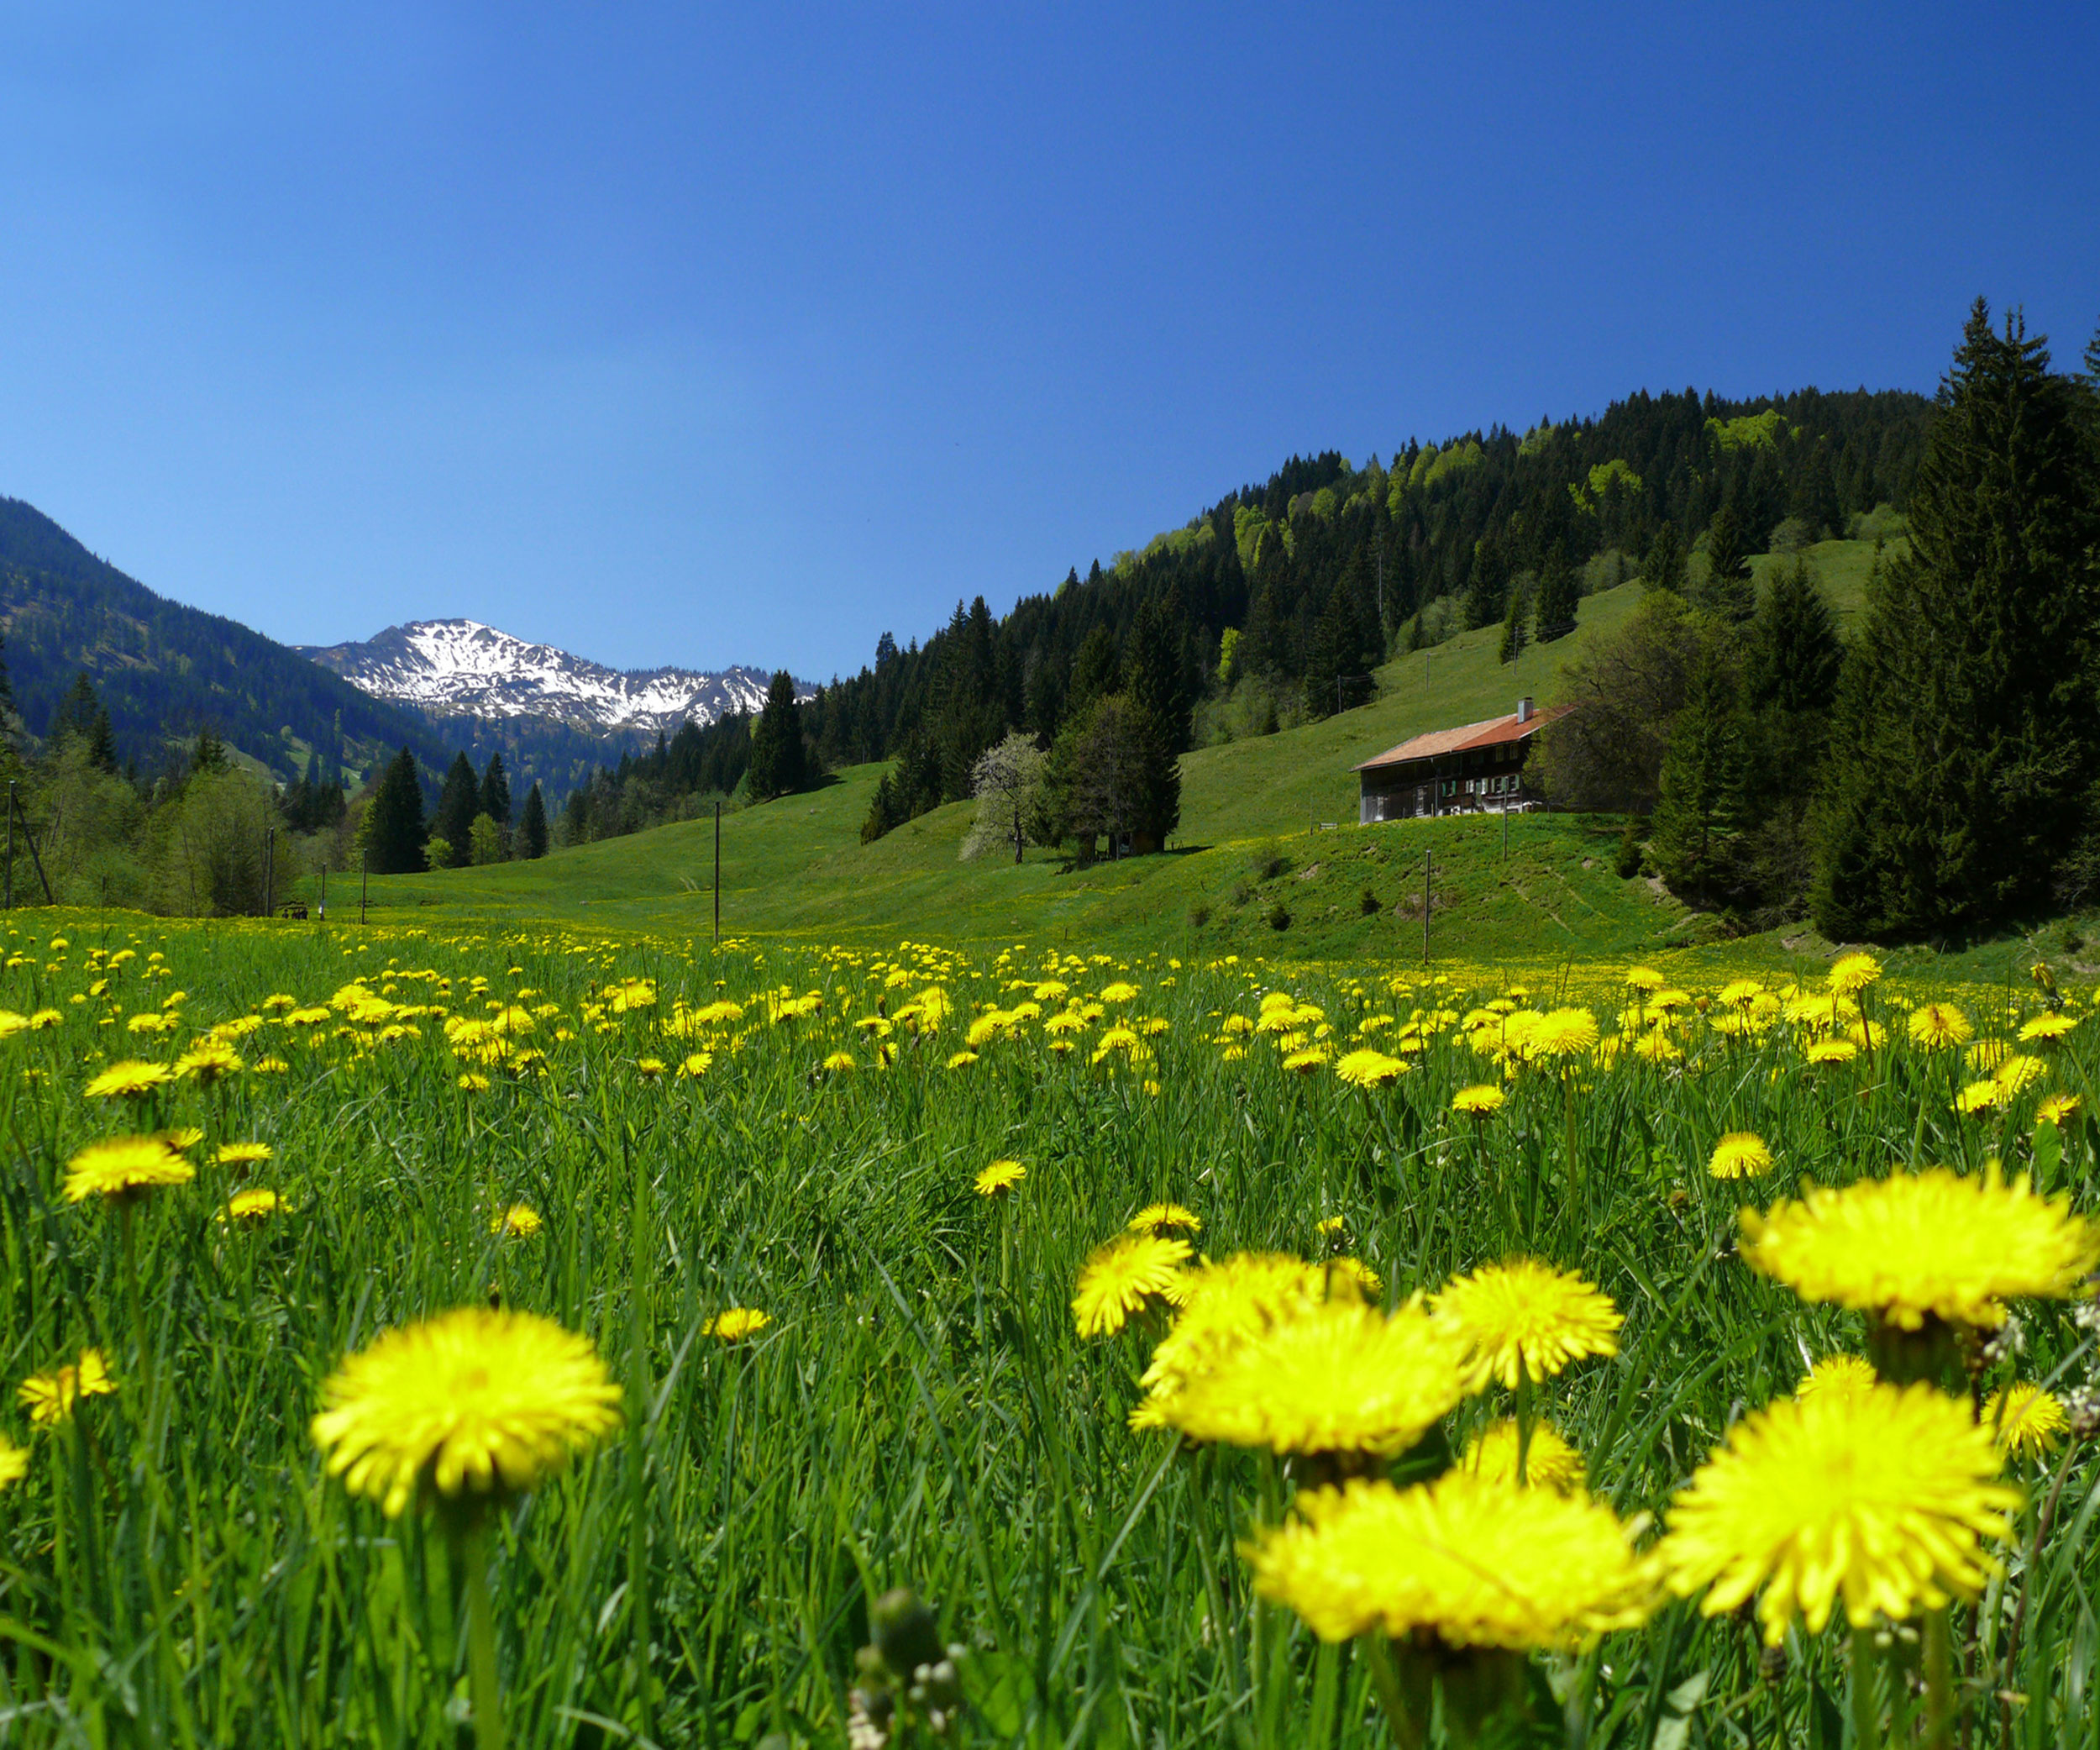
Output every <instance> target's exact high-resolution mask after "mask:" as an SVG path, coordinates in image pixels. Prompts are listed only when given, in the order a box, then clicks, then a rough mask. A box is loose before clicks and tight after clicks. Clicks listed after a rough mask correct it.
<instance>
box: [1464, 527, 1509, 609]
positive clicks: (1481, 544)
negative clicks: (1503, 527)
mask: <svg viewBox="0 0 2100 1750" xmlns="http://www.w3.org/2000/svg"><path fill="white" fill-rule="evenodd" d="M1508 607H1509V568H1508V567H1507V566H1506V565H1504V563H1503V557H1502V543H1501V542H1500V541H1499V540H1497V539H1495V537H1494V536H1493V535H1491V534H1488V535H1483V536H1482V537H1481V538H1480V539H1479V541H1478V543H1476V544H1475V545H1474V547H1473V570H1471V571H1470V572H1468V573H1467V577H1466V629H1467V631H1468V632H1477V631H1478V630H1479V629H1480V628H1482V627H1483V626H1492V625H1494V623H1495V622H1496V621H1497V620H1499V619H1500V618H1501V617H1503V614H1504V611H1505V610H1506V609H1507V608H1508Z"/></svg>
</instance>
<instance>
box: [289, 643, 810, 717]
mask: <svg viewBox="0 0 2100 1750" xmlns="http://www.w3.org/2000/svg"><path fill="white" fill-rule="evenodd" d="M296 648H297V649H298V651H299V653H300V654H302V655H303V656H308V657H311V658H312V660H314V661H315V662H318V663H319V664H320V665H322V666H323V667H324V668H327V669H330V670H333V671H334V672H335V673H336V674H338V675H341V676H342V677H343V678H344V680H345V681H349V683H350V684H351V685H352V686H355V687H357V688H359V689H360V690H361V691H364V692H366V693H369V694H370V695H372V696H374V697H375V698H381V699H386V700H390V701H392V702H395V703H397V704H403V705H410V706H413V707H417V709H419V710H421V711H423V712H428V713H429V714H430V715H432V716H433V717H454V716H459V717H480V718H498V719H500V718H510V717H543V718H546V719H549V720H551V721H554V722H557V723H566V724H569V725H570V726H571V727H573V728H581V729H588V730H592V731H596V733H601V734H612V735H631V734H635V733H641V734H645V735H647V734H656V733H662V734H665V735H669V734H675V733H676V732H677V731H678V729H679V728H680V727H681V726H682V725H683V724H685V723H698V724H700V725H701V726H702V727H703V728H704V727H706V725H707V724H709V723H716V722H717V721H719V720H720V719H721V718H722V717H729V716H732V715H734V714H735V713H737V712H756V711H758V710H759V708H760V707H762V706H763V705H764V703H765V695H766V688H767V686H768V685H769V682H770V681H771V679H772V676H771V675H769V674H768V673H767V672H766V671H765V670H762V669H754V668H747V667H744V666H742V665H738V666H733V667H731V668H727V669H723V670H719V671H713V672H711V671H709V670H697V669H678V668H662V669H615V668H608V667H607V666H606V665H605V664H603V663H598V662H592V661H591V660H589V659H588V658H585V657H581V656H575V655H572V654H570V653H569V652H568V651H566V650H562V649H557V648H555V647H554V645H552V644H531V643H528V642H527V641H526V640H525V639H520V638H513V637H512V635H511V634H510V633H507V632H502V631H499V630H498V629H497V628H495V627H493V626H485V625H483V624H482V623H480V621H478V620H466V619H452V620H411V621H409V622H408V623H407V624H406V625H402V626H389V627H388V628H386V630H385V631H384V632H381V633H378V634H377V635H376V636H375V637H373V638H370V639H365V640H364V641H362V642H361V643H356V642H354V643H349V644H328V645H312V644H302V645H298V646H297V647H296ZM795 692H796V694H797V696H799V697H801V698H810V697H811V696H814V694H815V692H816V689H815V688H814V687H812V686H809V685H808V684H807V683H806V682H802V681H797V682H796V683H795Z"/></svg>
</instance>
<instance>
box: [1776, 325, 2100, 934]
mask: <svg viewBox="0 0 2100 1750" xmlns="http://www.w3.org/2000/svg"><path fill="white" fill-rule="evenodd" d="M2095 475H2096V458H2095V456H2094V453H2093V448H2092V444H2091V443H2090V442H2089V441H2088V439H2087V435H2086V434H2085V432H2084V431H2083V430H2082V418H2081V415H2080V409H2079V407H2078V405H2077V399H2076V391H2075V390H2074V389H2073V387H2072V386H2071V384H2070V383H2069V381H2067V380H2066V379H2065V378H2063V377H2061V376H2055V375H2054V374H2053V373H2052V372H2051V371H2050V368H2049V354H2048V351H2047V349H2046V346H2045V343H2044V342H2043V340H2042V339H2041V338H2040V336H2035V337H2031V338H2030V337H2029V335H2028V334H2026V332H2025V328H2024V323H2023V322H2022V321H2021V320H2020V319H2019V317H2018V316H2017V315H2013V316H2011V317H2008V318H2007V321H2006V323H2005V326H2004V330H2003V333H2002V334H2000V333H1998V332H1995V331H1993V329H1992V325H1991V319H1990V313H1989V311H1988V309H1987V307H1986V306H1985V305H1984V303H1983V301H1982V299H1981V298H1979V299H1977V302H1976V305H1975V307H1974V308H1973V309H1972V310H1971V313H1970V316H1969V320H1968V323H1967V324H1966V327H1965V328H1964V329H1963V331H1962V337H1961V345H1960V347H1959V348H1958V349H1956V353H1955V356H1954V364H1953V366H1952V368H1951V370H1950V371H1949V372H1948V374H1947V376H1946V378H1945V382H1944V383H1943V385H1942V387H1941V391H1940V414H1939V417H1938V418H1937V419H1935V422H1934V423H1933V426H1932V429H1931V433H1930V435H1929V439H1928V443H1927V447H1926V451H1925V456H1924V461H1923V463H1922V464H1921V465H1920V466H1919V474H1918V482H1917V486H1916V487H1915V489H1914V491H1913V492H1912V494H1911V497H1910V502H1909V507H1908V518H1909V525H1910V544H1909V550H1908V552H1907V553H1905V554H1902V555H1901V556H1899V557H1898V559H1897V560H1895V562H1894V563H1893V565H1890V566H1889V567H1888V569H1887V571H1886V572H1885V573H1882V575H1880V576H1878V577H1877V579H1876V580H1875V581H1873V583H1872V585H1871V586H1870V590H1869V596H1868V603H1867V610H1866V623H1865V624H1864V626H1863V627H1862V628H1861V631H1860V633H1859V635H1858V637H1857V638H1856V640H1855V641H1854V643H1853V645H1852V650H1851V655H1850V657H1849V658H1848V660H1847V664H1846V669H1845V676H1844V681H1843V684H1842V686H1840V691H1839V696H1838V701H1837V707H1836V710H1835V713H1834V715H1833V719H1832V726H1831V728H1832V733H1831V754H1830V766H1829V770H1830V787H1829V791H1828V793H1827V798H1826V805H1825V808H1824V826H1823V830H1822V833H1821V842H1820V843H1819V847H1818V866H1817V870H1816V880H1815V890H1814V896H1813V907H1814V915H1815V919H1816V922H1817V925H1818V927H1819V928H1820V929H1821V930H1822V931H1823V933H1824V934H1825V935H1827V936H1830V937H1832V938H1838V939H1845V938H1861V937H1866V938H1892V937H1905V936H1920V935H1938V934H1945V933H1956V932H1966V931H1969V930H1972V929H1975V928H1982V927H1984V926H1986V925H1988V924H1990V923H1992V922H1996V921H1998V920H2000V919H2003V918H2005V917H2008V916H2013V915H2016V914H2018V913H2020V912H2024V911H2028V910H2031V909H2032V908H2034V907H2036V906H2038V905H2039V904H2040V903H2041V902H2042V901H2044V900H2045V897H2046V896H2047V895H2048V893H2049V891H2050V883H2051V880H2052V876H2053V875H2054V873H2055V870H2057V868H2058V865H2059V864H2061V862H2062V861H2063V860H2064V859H2065V857H2066V854H2067V852H2068V851H2069V850H2070V849H2071V845H2072V844H2073V843H2074V841H2075V840H2076V837H2077V835H2078V833H2079V830H2080V826H2081V815H2082V804H2083V803H2084V802H2085V800H2086V797H2087V790H2088V786H2092V784H2093V781H2094V780H2095V777H2096V775H2100V738H2097V737H2096V731H2095V726H2094V719H2093V714H2092V708H2091V688H2092V674H2093V656H2094V641H2095V630H2096V622H2097V620H2100V615H2097V613H2096V608H2097V607H2100V580H2096V577H2095V564H2094V548H2095V544H2096V542H2097V541H2100V481H2096V478H2095Z"/></svg>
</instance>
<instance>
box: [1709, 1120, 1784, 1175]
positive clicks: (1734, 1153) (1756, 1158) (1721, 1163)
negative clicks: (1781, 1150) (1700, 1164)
mask: <svg viewBox="0 0 2100 1750" xmlns="http://www.w3.org/2000/svg"><path fill="white" fill-rule="evenodd" d="M1706 1170H1707V1171H1708V1172H1709V1173H1710V1174H1711V1175H1713V1176H1714V1178H1716V1179H1746V1178H1748V1179H1754V1178H1756V1177H1757V1176H1758V1175H1761V1174H1765V1173H1769V1172H1770V1171H1771V1170H1772V1150H1771V1149H1769V1148H1767V1147H1766V1146H1765V1139H1764V1138H1762V1137H1761V1136H1758V1135H1756V1134H1755V1133H1752V1132H1751V1131H1747V1130H1731V1131H1730V1132H1729V1133H1728V1134H1727V1135H1726V1136H1725V1137H1723V1138H1721V1139H1720V1141H1719V1142H1718V1143H1714V1153H1713V1155H1712V1158H1711V1159H1709V1160H1708V1161H1707V1163H1706Z"/></svg>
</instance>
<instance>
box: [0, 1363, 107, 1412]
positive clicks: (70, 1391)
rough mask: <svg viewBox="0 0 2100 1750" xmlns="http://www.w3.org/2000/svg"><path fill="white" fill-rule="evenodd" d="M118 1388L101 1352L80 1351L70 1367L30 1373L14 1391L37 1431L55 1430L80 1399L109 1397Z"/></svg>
mask: <svg viewBox="0 0 2100 1750" xmlns="http://www.w3.org/2000/svg"><path fill="white" fill-rule="evenodd" d="M116 1389H117V1382H116V1381H115V1380H113V1379H111V1378H110V1377H109V1369H108V1366H107V1365H105V1364H104V1363H103V1361H102V1351H101V1350H100V1349H82V1350H81V1352H80V1360H79V1361H78V1362H77V1363H76V1364H74V1365H72V1366H71V1367H59V1368H54V1369H52V1370H51V1371H50V1373H48V1374H30V1375H29V1378H28V1379H26V1380H24V1381H23V1382H22V1384H21V1385H20V1386H18V1388H17V1389H16V1391H15V1399H16V1401H17V1402H18V1403H19V1404H21V1406H23V1408H24V1409H25V1410H27V1411H29V1420H30V1421H31V1422H34V1423H35V1424H36V1426H37V1427H39V1428H49V1427H56V1426H57V1425H58V1424H59V1423H60V1422H65V1421H66V1420H67V1419H68V1418H69V1417H71V1415H72V1413H73V1410H74V1406H76V1405H77V1404H78V1403H79V1402H80V1401H81V1399H82V1398H99V1397H108V1395H110V1394H111V1393H112V1392H113V1391H115V1390H116Z"/></svg>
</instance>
